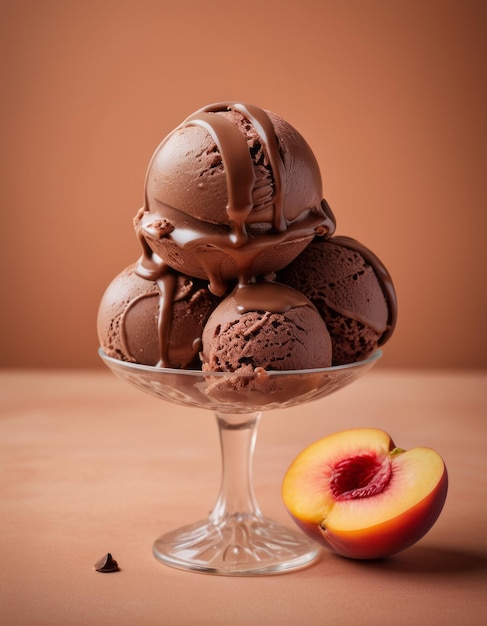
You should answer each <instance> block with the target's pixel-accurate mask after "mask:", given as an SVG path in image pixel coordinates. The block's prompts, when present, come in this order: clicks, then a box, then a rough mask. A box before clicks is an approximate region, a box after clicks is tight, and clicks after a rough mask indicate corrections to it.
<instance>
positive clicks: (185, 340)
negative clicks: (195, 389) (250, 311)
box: [97, 263, 219, 369]
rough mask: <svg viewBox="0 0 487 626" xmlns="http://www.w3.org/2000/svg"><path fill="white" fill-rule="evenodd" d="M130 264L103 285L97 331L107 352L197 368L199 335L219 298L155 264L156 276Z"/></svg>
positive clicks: (196, 281)
mask: <svg viewBox="0 0 487 626" xmlns="http://www.w3.org/2000/svg"><path fill="white" fill-rule="evenodd" d="M137 267H138V264H137V263H134V264H132V265H130V266H128V267H127V268H125V269H124V270H123V271H122V272H121V273H120V274H118V276H116V277H115V278H114V279H113V280H112V282H111V283H110V284H109V286H108V287H107V289H106V291H105V293H104V295H103V297H102V299H101V302H100V306H99V309H98V320H97V330H98V337H99V341H100V345H101V346H102V348H103V350H104V352H105V354H107V355H108V356H111V357H113V358H118V359H121V360H123V361H131V362H134V363H141V364H143V365H159V366H164V367H174V368H196V369H199V368H200V362H199V356H198V355H199V351H200V349H201V334H202V332H203V327H204V325H205V323H206V321H207V319H208V317H209V315H210V313H211V311H212V310H213V309H214V308H215V307H216V306H217V304H218V302H219V299H218V298H217V297H216V296H214V295H213V294H212V293H210V292H209V290H208V289H207V286H206V284H205V283H204V282H203V281H201V280H199V279H195V278H191V277H189V276H186V275H183V274H179V273H177V272H175V271H173V270H171V269H169V268H165V270H163V268H162V266H161V267H160V268H159V269H160V271H159V275H158V278H157V280H149V279H145V278H143V277H141V276H140V275H139V274H138V273H137Z"/></svg>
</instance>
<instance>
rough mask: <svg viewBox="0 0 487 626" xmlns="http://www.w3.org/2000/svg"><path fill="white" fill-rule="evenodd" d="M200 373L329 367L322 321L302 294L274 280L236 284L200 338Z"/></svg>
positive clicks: (324, 326)
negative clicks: (201, 366) (201, 368)
mask: <svg viewBox="0 0 487 626" xmlns="http://www.w3.org/2000/svg"><path fill="white" fill-rule="evenodd" d="M202 345H203V348H202V353H201V359H202V362H203V371H216V372H239V373H243V372H253V371H255V370H256V369H258V368H263V369H265V370H299V369H309V368H319V367H328V366H329V365H331V340H330V336H329V334H328V330H327V328H326V325H325V323H324V322H323V320H322V319H321V317H320V314H319V313H318V311H317V310H316V308H315V307H314V306H313V305H312V304H311V302H310V301H309V300H308V298H306V297H305V296H304V295H303V294H301V293H299V292H298V291H295V290H294V289H291V288H290V287H286V286H285V285H280V284H278V283H273V282H262V283H254V284H248V285H240V286H238V287H236V289H235V290H234V291H233V292H232V293H231V294H230V295H229V296H227V297H226V298H225V299H224V300H222V302H221V303H220V304H219V305H218V307H217V308H216V309H215V310H214V311H213V313H212V314H211V315H210V318H209V319H208V322H207V323H206V325H205V328H204V331H203V336H202Z"/></svg>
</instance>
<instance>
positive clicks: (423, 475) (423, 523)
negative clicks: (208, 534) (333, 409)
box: [282, 428, 448, 559]
mask: <svg viewBox="0 0 487 626" xmlns="http://www.w3.org/2000/svg"><path fill="white" fill-rule="evenodd" d="M447 490H448V475H447V470H446V467H445V463H444V462H443V459H442V458H441V456H440V455H439V454H438V453H437V452H435V451H434V450H432V449H431V448H425V447H418V448H413V449H411V450H407V451H406V450H402V449H401V448H397V447H396V446H395V445H394V443H393V441H392V439H391V437H390V436H389V435H388V434H387V433H386V432H384V431H383V430H380V429H376V428H357V429H351V430H345V431H341V432H338V433H335V434H333V435H329V436H328V437H325V438H323V439H320V440H319V441H316V442H315V443H313V444H311V445H310V446H309V447H307V448H306V449H305V450H303V451H302V452H301V453H300V454H299V455H298V456H297V457H296V459H295V460H294V461H293V463H292V464H291V466H290V467H289V469H288V471H287V472H286V475H285V477H284V481H283V485H282V497H283V501H284V505H285V507H286V508H287V510H288V511H289V513H290V515H291V517H292V518H293V519H294V521H295V522H296V523H297V524H298V526H299V527H300V528H301V529H302V530H303V531H304V532H305V533H306V534H308V535H309V536H310V537H312V538H313V539H315V540H316V541H318V542H320V543H322V544H323V545H325V546H326V547H327V548H329V549H331V550H332V551H334V552H336V553H338V554H340V555H342V556H346V557H350V558H355V559H376V558H382V557H385V556H389V555H391V554H394V553H396V552H399V551H400V550H404V549H405V548H407V547H409V546H411V545H412V544H413V543H415V542H416V541H418V540H419V539H420V538H421V537H423V536H424V535H425V534H426V533H427V532H428V531H429V530H430V528H431V527H432V526H433V524H434V523H435V522H436V520H437V518H438V516H439V514H440V513H441V510H442V508H443V505H444V503H445V499H446V494H447Z"/></svg>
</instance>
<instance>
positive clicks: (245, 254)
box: [137, 102, 335, 366]
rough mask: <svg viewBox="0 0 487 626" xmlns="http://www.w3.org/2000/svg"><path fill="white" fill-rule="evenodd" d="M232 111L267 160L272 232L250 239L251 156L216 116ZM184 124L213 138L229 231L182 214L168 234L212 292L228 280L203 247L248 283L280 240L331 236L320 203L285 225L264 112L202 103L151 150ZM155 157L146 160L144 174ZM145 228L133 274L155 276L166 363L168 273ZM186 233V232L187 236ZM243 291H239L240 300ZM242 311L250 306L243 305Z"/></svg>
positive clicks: (281, 180) (278, 169)
mask: <svg viewBox="0 0 487 626" xmlns="http://www.w3.org/2000/svg"><path fill="white" fill-rule="evenodd" d="M229 110H234V111H237V112H239V113H241V114H242V115H243V116H244V117H245V118H247V119H248V121H249V122H250V123H251V124H252V125H253V127H254V129H255V130H256V132H257V134H258V135H259V137H260V139H261V141H262V146H263V149H264V152H265V154H266V156H267V159H268V161H269V165H270V169H271V173H272V181H273V187H272V205H273V216H272V217H273V219H272V232H265V233H261V234H259V235H258V236H254V237H251V236H250V235H249V232H248V218H249V216H250V215H251V213H252V211H253V209H254V203H253V198H252V192H253V189H254V185H255V182H256V175H255V169H254V163H253V160H252V155H251V154H250V151H249V148H248V145H247V140H246V138H245V136H244V135H243V134H242V133H241V132H240V130H239V129H238V128H237V127H236V126H235V125H234V124H233V123H232V122H231V121H229V120H228V119H226V118H225V117H223V116H220V115H218V114H217V113H218V112H223V111H229ZM188 126H200V127H202V128H204V129H205V130H206V131H207V132H208V133H209V134H210V135H211V137H212V138H213V140H214V142H215V144H216V146H217V148H218V150H219V152H220V155H221V158H222V162H223V166H224V171H225V173H226V184H227V197H228V204H227V206H226V212H227V215H228V219H229V223H230V227H231V228H230V231H228V229H224V230H219V229H218V227H216V228H215V227H214V225H212V226H211V227H205V225H204V224H202V223H201V222H200V221H199V220H193V219H191V218H190V217H189V216H185V231H184V233H178V232H177V230H178V229H175V232H174V233H171V235H170V238H171V240H172V241H174V242H176V243H177V244H178V245H179V246H181V247H182V248H186V249H191V250H192V251H193V252H194V253H195V254H196V255H197V256H198V261H199V262H200V264H201V265H202V267H203V268H204V270H205V271H206V273H207V275H208V278H209V288H210V291H212V292H213V293H215V294H217V295H220V296H223V295H224V293H225V292H226V291H227V289H228V285H227V281H225V280H224V279H223V277H222V276H221V275H220V272H221V270H220V262H219V261H218V262H217V263H215V262H214V260H213V257H212V255H211V254H208V250H210V251H211V250H218V251H220V252H223V253H224V254H225V255H228V256H230V257H231V258H232V259H233V261H234V262H235V264H236V266H237V273H238V279H237V282H238V285H239V286H242V285H249V284H250V283H253V282H254V281H255V278H256V277H255V276H253V275H252V274H251V270H250V269H249V268H251V267H252V266H253V263H254V261H255V259H256V258H257V257H258V256H259V255H260V254H261V253H262V252H263V251H265V250H267V249H270V248H272V247H274V246H277V245H279V244H280V243H283V242H287V241H292V240H294V239H299V238H300V237H311V236H312V235H313V233H314V232H318V231H319V232H320V233H328V234H332V233H333V232H334V229H335V220H334V217H333V214H332V212H331V210H330V209H329V207H328V205H327V203H326V202H324V201H322V202H321V203H320V204H318V206H315V207H311V208H309V209H307V210H305V211H303V214H302V215H301V216H300V217H299V219H297V220H295V221H294V222H291V223H288V222H287V220H286V217H285V215H284V198H285V195H286V183H287V181H286V175H285V167H284V163H283V160H282V157H281V153H280V149H279V144H278V140H277V137H276V134H275V132H274V127H273V125H272V122H271V120H270V118H269V116H268V115H267V113H266V112H265V111H264V110H263V109H260V108H259V107H256V106H254V105H250V104H243V103H235V102H221V103H217V104H212V105H209V106H206V107H204V108H202V109H200V110H198V111H196V112H195V113H194V114H193V115H190V116H189V117H188V118H187V119H185V120H184V121H183V122H182V124H180V125H179V126H178V127H177V128H176V129H175V130H174V131H173V132H172V133H170V134H169V135H168V136H167V137H166V139H165V140H163V142H162V143H161V144H160V146H159V147H158V149H157V150H156V153H155V154H157V152H158V151H159V150H160V148H161V147H162V146H164V144H165V142H167V140H168V139H169V138H170V137H171V136H172V135H173V134H174V133H175V132H177V131H178V130H180V129H181V128H184V127H188ZM155 154H154V157H153V159H152V161H151V163H150V164H149V168H148V172H149V170H150V167H151V164H152V162H153V160H154V158H155ZM148 210H149V198H148V197H147V182H146V195H145V205H144V209H143V211H144V212H146V211H148ZM164 210H165V211H167V214H168V216H169V215H170V214H171V213H172V214H175V213H178V210H177V208H174V207H168V206H166V205H164ZM144 229H145V230H146V231H147V233H148V234H151V233H150V227H148V226H147V225H143V224H141V223H140V221H139V224H138V227H137V235H138V238H139V241H140V243H141V245H142V250H143V254H142V257H141V259H140V260H139V263H138V267H137V273H138V274H139V275H140V276H142V277H143V278H147V279H149V280H154V281H156V282H157V284H158V285H159V287H160V294H161V296H160V318H159V336H160V345H161V360H160V363H159V364H160V365H162V366H168V359H167V348H166V346H167V344H168V341H167V339H168V337H169V335H170V324H171V318H172V298H170V294H171V289H170V286H169V282H170V281H169V278H168V276H169V275H170V274H171V272H170V270H169V268H168V266H167V264H166V263H165V262H164V261H163V260H162V259H161V258H160V257H159V256H158V255H157V254H155V253H153V252H152V250H151V248H150V247H149V245H148V244H147V242H146V241H145V238H144ZM188 232H189V236H188ZM245 293H248V292H247V291H246V290H240V296H239V297H240V298H241V299H242V298H243V297H244V294H245ZM281 306H282V307H283V308H284V310H285V309H286V307H287V306H288V304H287V303H286V302H282V304H281ZM246 308H247V309H248V308H249V307H246Z"/></svg>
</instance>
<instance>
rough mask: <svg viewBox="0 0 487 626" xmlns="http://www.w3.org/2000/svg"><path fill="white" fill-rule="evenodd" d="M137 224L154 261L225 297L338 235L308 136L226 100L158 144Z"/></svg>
mask: <svg viewBox="0 0 487 626" xmlns="http://www.w3.org/2000/svg"><path fill="white" fill-rule="evenodd" d="M134 225H135V228H136V231H137V233H138V236H139V239H140V240H141V242H142V244H143V248H144V254H145V256H146V258H150V255H151V254H152V253H155V254H157V255H158V256H159V257H160V258H161V259H163V261H164V262H165V263H167V264H168V265H169V266H171V267H173V268H174V269H176V270H178V271H180V272H182V273H184V274H188V275H191V276H196V277H199V278H202V279H206V280H208V281H209V288H210V290H211V291H212V292H213V293H215V294H216V295H220V296H222V295H223V294H224V293H225V292H226V291H227V289H228V286H229V283H230V282H231V281H234V280H236V281H237V282H239V283H240V284H247V283H248V282H250V281H251V280H253V279H254V278H255V277H256V276H263V275H266V274H270V273H272V272H276V271H277V270H279V269H281V268H282V267H284V266H286V265H288V264H289V263H290V262H291V261H292V260H293V259H294V258H295V257H296V256H297V255H298V254H299V253H300V252H301V251H302V250H303V249H304V248H305V247H306V245H307V244H308V243H309V242H310V241H311V240H312V239H313V237H314V236H315V234H317V233H319V234H321V235H325V234H328V235H329V234H332V233H333V232H334V229H335V219H334V217H333V213H332V211H331V209H330V207H329V206H328V204H327V203H326V201H325V200H323V198H322V181H321V175H320V170H319V167H318V164H317V161H316V159H315V157H314V155H313V152H312V151H311V148H310V147H309V145H308V144H307V143H306V141H305V140H304V139H303V137H302V136H301V135H300V134H299V133H298V131H296V130H295V129H294V128H293V127H292V126H291V125H290V124H288V123H287V122H286V121H284V120H283V119H281V118H280V117H278V116H277V115H275V114H273V113H271V112H268V111H264V110H263V109H261V108H259V107H256V106H254V105H250V104H243V103H233V102H223V103H218V104H214V105H210V106H207V107H204V108H202V109H200V110H199V111H197V112H196V113H194V114H193V115H191V116H189V117H188V118H187V119H186V120H184V121H183V122H182V124H180V125H179V126H178V127H177V128H176V129H175V130H173V131H172V132H171V133H170V134H169V135H168V136H167V137H166V138H165V139H164V140H163V141H162V143H161V144H160V145H159V146H158V148H157V149H156V151H155V153H154V155H153V157H152V159H151V161H150V164H149V167H148V170H147V177H146V185H145V203H144V206H143V207H142V208H141V209H140V210H139V212H138V213H137V215H136V217H135V220H134ZM143 262H144V260H142V263H143ZM149 263H150V261H149Z"/></svg>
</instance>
